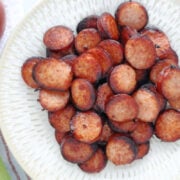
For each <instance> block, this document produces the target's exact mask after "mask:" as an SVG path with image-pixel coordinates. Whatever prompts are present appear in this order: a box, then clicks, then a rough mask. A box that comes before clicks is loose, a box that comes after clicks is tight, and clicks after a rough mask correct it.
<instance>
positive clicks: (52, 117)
mask: <svg viewBox="0 0 180 180" xmlns="http://www.w3.org/2000/svg"><path fill="white" fill-rule="evenodd" d="M75 113H76V111H75V108H74V107H73V106H72V105H67V106H66V107H65V108H64V109H60V110H58V111H55V112H49V116H48V117H49V122H50V124H51V125H52V126H53V127H54V128H55V129H56V130H57V131H58V132H62V133H65V132H69V131H70V121H71V118H72V117H73V116H74V115H75Z"/></svg>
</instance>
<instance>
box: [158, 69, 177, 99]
mask: <svg viewBox="0 0 180 180" xmlns="http://www.w3.org/2000/svg"><path fill="white" fill-rule="evenodd" d="M157 87H158V90H159V92H161V93H162V94H163V95H164V97H165V98H167V99H178V98H179V97H180V69H179V68H178V67H175V66H170V67H167V68H164V69H163V70H162V71H161V73H160V76H158V80H157Z"/></svg>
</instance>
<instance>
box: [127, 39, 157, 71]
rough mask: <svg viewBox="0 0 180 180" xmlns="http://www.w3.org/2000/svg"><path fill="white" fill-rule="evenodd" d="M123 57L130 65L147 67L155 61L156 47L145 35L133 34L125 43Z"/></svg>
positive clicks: (139, 67)
mask: <svg viewBox="0 0 180 180" xmlns="http://www.w3.org/2000/svg"><path fill="white" fill-rule="evenodd" d="M125 57H126V60H127V61H128V63H129V64H131V66H132V67H134V68H136V69H148V68H150V67H151V66H152V65H153V64H154V63H155V59H156V49H155V47H154V44H153V42H152V41H151V40H150V39H149V38H147V37H146V36H135V37H132V38H131V39H129V40H128V41H127V43H126V45H125Z"/></svg>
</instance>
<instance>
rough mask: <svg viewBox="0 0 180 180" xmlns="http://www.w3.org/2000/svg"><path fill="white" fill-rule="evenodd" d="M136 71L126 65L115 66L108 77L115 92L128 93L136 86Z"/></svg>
mask: <svg viewBox="0 0 180 180" xmlns="http://www.w3.org/2000/svg"><path fill="white" fill-rule="evenodd" d="M136 83H137V82H136V72H135V70H134V69H133V68H132V67H131V66H129V65H127V64H121V65H118V66H115V67H114V69H113V70H112V71H111V74H110V77H109V84H110V87H111V88H112V90H113V91H114V92H115V93H126V94H130V93H131V92H132V91H133V90H134V89H135V87H136Z"/></svg>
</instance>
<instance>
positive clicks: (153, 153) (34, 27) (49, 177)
mask: <svg viewBox="0 0 180 180" xmlns="http://www.w3.org/2000/svg"><path fill="white" fill-rule="evenodd" d="M121 2H122V0H44V1H42V2H41V3H40V4H39V5H38V6H37V7H36V8H35V9H34V10H33V11H32V12H31V13H30V14H29V15H28V16H27V17H26V18H25V19H24V20H23V22H22V23H21V24H20V25H19V26H18V27H17V28H16V30H15V31H14V33H13V34H12V36H11V38H10V39H9V41H8V43H7V46H6V48H5V50H4V53H3V55H2V58H1V74H0V82H1V83H0V116H1V118H0V124H1V128H2V132H3V134H4V136H5V139H6V141H7V143H8V145H9V147H10V149H11V151H12V153H13V154H14V156H15V157H16V159H17V160H18V162H19V163H20V165H21V166H22V167H23V168H24V170H25V171H26V172H27V173H28V174H29V175H30V176H31V177H32V178H34V179H38V180H39V179H43V180H54V179H61V180H64V179H67V180H69V179H71V180H73V179H74V180H81V179H93V180H94V179H99V180H102V179H108V180H110V179H113V180H116V179H121V180H130V179H131V180H141V179H142V180H144V179H146V180H152V179H153V180H169V179H176V180H178V179H179V178H180V177H179V175H178V174H179V171H180V141H177V142H176V143H164V142H160V141H159V140H158V139H156V138H154V137H153V139H152V140H151V148H150V152H149V154H148V155H147V156H146V157H145V158H144V159H143V160H139V161H135V162H134V163H132V164H130V165H126V166H117V167H116V166H114V165H113V164H112V163H110V162H108V164H107V166H106V168H105V169H104V170H103V171H102V172H101V173H99V174H93V175H92V174H91V175H90V174H86V173H84V172H82V171H81V170H80V169H79V168H78V167H77V166H76V165H74V164H71V163H68V162H67V161H65V160H63V158H62V156H61V155H60V151H59V146H58V144H57V143H56V141H55V138H54V130H53V128H52V127H51V126H50V125H49V123H48V119H47V113H46V112H45V111H41V107H40V105H39V103H37V102H36V99H37V95H38V94H37V92H33V90H32V89H30V88H28V87H27V86H26V85H25V84H24V82H23V81H22V78H21V75H20V68H21V66H22V63H23V62H24V61H25V59H26V58H28V57H31V56H45V47H44V45H43V43H42V37H43V33H44V32H45V31H46V30H47V29H48V28H49V27H51V26H54V25H57V24H63V25H66V26H69V27H70V28H72V29H73V30H74V31H75V28H76V25H77V23H78V21H79V20H80V19H82V18H83V17H85V16H86V15H89V14H101V13H102V12H104V11H108V12H110V13H112V14H114V12H115V9H116V8H117V6H118V4H120V3H121ZM139 2H142V3H143V4H144V5H145V7H146V8H147V9H148V13H149V17H150V18H149V24H150V25H155V26H158V27H159V28H161V29H162V30H163V31H165V32H166V33H167V35H168V36H169V38H170V40H171V45H172V47H173V48H174V49H175V50H176V51H177V53H178V55H179V56H180V21H179V17H180V13H179V12H180V8H179V7H178V6H177V7H175V5H173V4H171V2H170V1H166V0H159V1H156V0H151V1H149V0H139Z"/></svg>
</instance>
